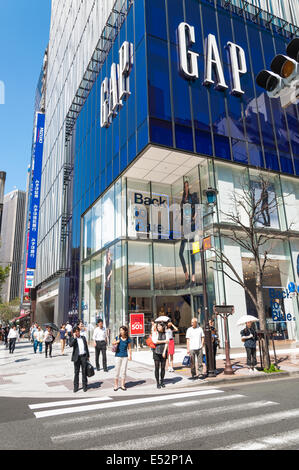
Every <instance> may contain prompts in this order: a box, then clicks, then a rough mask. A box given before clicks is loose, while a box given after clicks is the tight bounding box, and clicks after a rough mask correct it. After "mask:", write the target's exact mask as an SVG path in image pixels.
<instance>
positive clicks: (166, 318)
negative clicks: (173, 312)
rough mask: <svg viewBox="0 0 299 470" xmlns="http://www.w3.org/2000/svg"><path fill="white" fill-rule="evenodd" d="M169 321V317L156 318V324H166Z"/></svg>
mask: <svg viewBox="0 0 299 470" xmlns="http://www.w3.org/2000/svg"><path fill="white" fill-rule="evenodd" d="M168 321H169V317H166V316H163V315H162V316H161V317H158V318H156V320H155V322H165V323H167V322H168Z"/></svg>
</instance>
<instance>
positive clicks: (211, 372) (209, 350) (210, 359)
mask: <svg viewBox="0 0 299 470" xmlns="http://www.w3.org/2000/svg"><path fill="white" fill-rule="evenodd" d="M217 194H218V191H217V190H216V189H213V188H211V187H209V188H208V189H206V190H205V191H204V192H203V195H204V196H205V197H206V198H207V204H208V205H209V206H213V207H214V206H215V204H216V200H217ZM213 214H214V210H212V212H210V213H208V214H205V215H204V216H203V217H207V216H209V215H213ZM200 256H201V272H202V288H203V307H204V318H205V328H204V333H205V345H206V359H207V376H208V377H216V372H215V369H214V351H213V342H212V332H211V328H210V325H209V311H208V294H207V276H206V266H205V254H204V249H203V246H202V249H201V250H200Z"/></svg>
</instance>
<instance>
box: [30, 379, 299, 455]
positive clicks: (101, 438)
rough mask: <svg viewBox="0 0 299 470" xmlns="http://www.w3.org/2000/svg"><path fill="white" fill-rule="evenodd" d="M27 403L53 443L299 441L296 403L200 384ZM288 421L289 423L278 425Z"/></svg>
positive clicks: (127, 445) (138, 445) (125, 446)
mask: <svg viewBox="0 0 299 470" xmlns="http://www.w3.org/2000/svg"><path fill="white" fill-rule="evenodd" d="M119 398H120V397H114V398H112V397H102V398H101V397H99V398H96V397H94V398H84V399H76V400H64V401H56V402H53V401H52V402H47V403H35V404H32V405H29V408H30V409H31V410H32V412H33V413H34V416H35V417H36V418H37V419H38V420H39V422H40V423H41V424H42V425H43V427H44V428H45V430H46V432H47V434H48V435H49V436H50V439H51V443H52V445H53V446H54V447H55V448H57V449H60V448H61V449H62V448H64V449H72V448H74V446H76V449H89V450H115V451H118V450H152V449H161V450H162V449H164V450H166V449H167V450H174V449H176V450H186V449H216V448H218V449H223V450H239V449H240V450H241V449H248V450H250V449H252V450H258V449H272V448H273V447H274V448H281V449H283V448H285V447H284V446H288V445H290V446H296V445H297V444H298V445H299V429H297V428H296V429H292V428H293V427H296V423H297V421H298V418H299V408H298V409H297V408H296V409H291V410H290V409H287V410H282V409H280V404H279V403H278V402H277V401H272V400H266V399H256V400H255V399H254V398H251V397H248V396H247V395H245V394H242V393H234V392H230V391H229V390H221V389H218V388H211V387H206V388H205V389H200V390H196V391H186V392H180V393H168V394H164V395H155V396H147V397H140V398H128V399H123V397H121V399H119ZM282 423H284V425H285V424H286V423H288V425H289V428H288V429H287V430H284V425H283V426H282Z"/></svg>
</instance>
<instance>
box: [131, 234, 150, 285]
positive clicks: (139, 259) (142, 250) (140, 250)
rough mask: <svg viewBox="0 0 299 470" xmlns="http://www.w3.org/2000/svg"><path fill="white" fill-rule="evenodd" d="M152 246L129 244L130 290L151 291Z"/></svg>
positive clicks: (137, 243) (141, 243) (148, 244)
mask: <svg viewBox="0 0 299 470" xmlns="http://www.w3.org/2000/svg"><path fill="white" fill-rule="evenodd" d="M151 250H152V245H151V243H144V242H140V243H139V242H128V289H129V292H130V291H131V290H135V291H136V290H137V291H142V290H150V289H151V287H152V255H151Z"/></svg>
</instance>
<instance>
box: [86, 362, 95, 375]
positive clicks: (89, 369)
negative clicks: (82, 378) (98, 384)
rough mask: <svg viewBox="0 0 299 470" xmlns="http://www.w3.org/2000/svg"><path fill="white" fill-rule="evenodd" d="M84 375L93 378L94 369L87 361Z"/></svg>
mask: <svg viewBox="0 0 299 470" xmlns="http://www.w3.org/2000/svg"><path fill="white" fill-rule="evenodd" d="M86 375H87V377H93V376H94V367H93V365H92V364H91V363H90V362H89V361H87V364H86Z"/></svg>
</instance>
